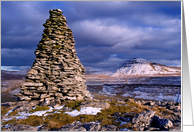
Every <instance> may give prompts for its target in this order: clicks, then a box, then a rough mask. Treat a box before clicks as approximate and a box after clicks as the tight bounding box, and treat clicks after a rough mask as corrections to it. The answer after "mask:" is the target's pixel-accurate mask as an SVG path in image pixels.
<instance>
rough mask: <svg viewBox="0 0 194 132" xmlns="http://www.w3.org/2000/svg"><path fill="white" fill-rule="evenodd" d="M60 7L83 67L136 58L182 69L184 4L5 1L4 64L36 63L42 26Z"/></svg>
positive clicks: (2, 63) (2, 50) (2, 26)
mask: <svg viewBox="0 0 194 132" xmlns="http://www.w3.org/2000/svg"><path fill="white" fill-rule="evenodd" d="M56 8H59V9H61V10H62V11H63V15H64V16H65V17H66V18H67V24H68V27H70V28H71V29H72V30H73V35H74V38H75V41H76V45H75V48H76V51H77V55H78V57H79V59H80V61H81V62H82V64H83V65H84V66H85V67H104V66H111V65H115V64H118V63H121V62H123V61H125V60H130V59H132V58H144V59H147V60H149V61H153V62H157V63H161V64H164V65H170V66H180V65H181V2H180V1H176V2H175V1H173V2H172V1H171V2H169V1H166V2H165V1H163V2H162V1H161V2H157V1H155V2H154V1H152V2H146V1H144V2H142V1H109V2H107V1H86V2H82V1H80V2H73V1H69V2H68V1H59V2H56V1H55V2H52V1H31V2H30V1H17V2H16V1H13V2H12V1H1V66H13V67H14V68H16V67H18V66H19V67H20V66H21V68H25V67H28V66H31V65H32V64H33V62H34V59H35V55H34V51H35V50H36V47H37V45H38V43H39V41H40V40H41V38H42V33H43V29H44V27H43V26H42V24H44V23H45V22H46V19H48V18H49V10H50V9H56ZM4 68H5V67H4Z"/></svg>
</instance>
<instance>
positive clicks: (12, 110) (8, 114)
mask: <svg viewBox="0 0 194 132" xmlns="http://www.w3.org/2000/svg"><path fill="white" fill-rule="evenodd" d="M14 110H15V108H13V109H11V110H9V111H8V112H7V113H6V114H5V115H6V116H7V115H9V114H10V113H11V112H13V111H14Z"/></svg>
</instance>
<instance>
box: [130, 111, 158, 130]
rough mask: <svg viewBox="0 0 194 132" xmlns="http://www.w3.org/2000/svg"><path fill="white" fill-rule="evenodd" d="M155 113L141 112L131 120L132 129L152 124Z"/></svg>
mask: <svg viewBox="0 0 194 132" xmlns="http://www.w3.org/2000/svg"><path fill="white" fill-rule="evenodd" d="M154 114H155V111H151V110H150V111H143V112H141V113H140V114H137V115H136V116H135V117H133V118H132V120H131V123H132V124H133V125H132V126H133V127H145V126H149V125H150V124H151V123H152V117H154Z"/></svg>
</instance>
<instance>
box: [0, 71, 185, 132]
mask: <svg viewBox="0 0 194 132" xmlns="http://www.w3.org/2000/svg"><path fill="white" fill-rule="evenodd" d="M25 74H26V73H23V74H19V72H18V73H16V72H14V73H13V72H6V71H3V72H1V93H2V94H1V101H2V106H1V123H2V124H1V129H2V130H5V131H55V130H57V131H58V130H59V131H129V130H133V131H135V130H145V131H156V130H159V131H163V130H165V131H169V130H170V131H180V130H181V104H180V103H178V104H176V103H175V102H171V101H149V100H145V99H136V100H135V101H134V100H133V99H130V98H129V97H127V96H125V97H124V96H120V95H119V94H118V92H117V93H116V94H117V95H114V96H113V95H111V94H110V95H107V94H106V93H104V94H99V92H100V91H103V89H105V87H104V86H105V85H106V86H109V85H110V84H109V83H108V84H102V85H99V84H100V83H101V82H102V81H101V80H99V79H104V78H107V77H104V78H103V77H98V78H97V79H96V78H95V77H94V76H91V75H90V76H89V77H88V75H86V80H87V82H86V83H91V81H93V80H96V82H97V83H98V85H95V84H93V83H91V84H89V85H88V90H89V91H90V92H91V94H92V95H93V97H94V100H93V102H95V103H96V104H95V103H91V102H90V103H86V102H81V101H74V102H62V103H61V104H56V103H55V102H50V104H46V103H40V102H38V101H31V102H26V101H23V102H16V98H15V97H14V96H13V94H14V93H15V92H18V90H19V88H20V84H21V83H22V82H24V81H23V80H22V79H23V78H24V76H25ZM90 79H91V81H90ZM112 79H116V78H112ZM146 79H148V78H146ZM151 79H152V82H153V83H156V84H158V82H162V81H161V79H160V80H156V79H155V78H151ZM122 80H123V81H124V82H125V83H126V78H122V79H120V80H119V81H121V82H122ZM142 80H144V82H147V81H146V80H145V77H143V78H142V79H141V82H142ZM116 81H117V82H118V80H116ZM131 81H132V82H134V81H135V82H137V81H139V80H137V79H136V80H131ZM169 81H170V80H168V83H169ZM128 82H129V81H128ZM166 82H167V81H165V80H164V81H163V83H166ZM172 82H173V83H176V85H177V84H178V85H179V81H177V82H176V81H175V80H172ZM111 83H112V81H111ZM119 85H122V87H123V86H124V85H131V84H130V83H128V84H123V83H121V84H119ZM165 85H166V84H165ZM115 86H116V85H115ZM122 87H119V88H117V87H115V88H114V89H115V90H117V91H119V89H122ZM176 89H177V88H176ZM176 89H174V92H176V91H175V90H176ZM159 90H161V88H160V89H159ZM168 90H169V89H168ZM163 91H164V90H163ZM107 92H109V93H111V91H107ZM166 92H167V93H168V92H170V91H166ZM170 96H171V95H170ZM155 99H156V98H155ZM88 107H89V108H90V109H88ZM84 108H85V109H84ZM95 108H96V109H95ZM76 110H77V111H76ZM86 111H87V112H86ZM88 111H90V113H88ZM68 112H69V113H68ZM87 114H92V115H87Z"/></svg>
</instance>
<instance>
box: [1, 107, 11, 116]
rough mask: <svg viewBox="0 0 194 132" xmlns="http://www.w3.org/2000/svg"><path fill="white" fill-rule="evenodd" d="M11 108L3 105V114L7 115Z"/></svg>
mask: <svg viewBox="0 0 194 132" xmlns="http://www.w3.org/2000/svg"><path fill="white" fill-rule="evenodd" d="M9 110H11V108H6V106H1V115H5V114H6V113H7V112H8V111H9Z"/></svg>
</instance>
